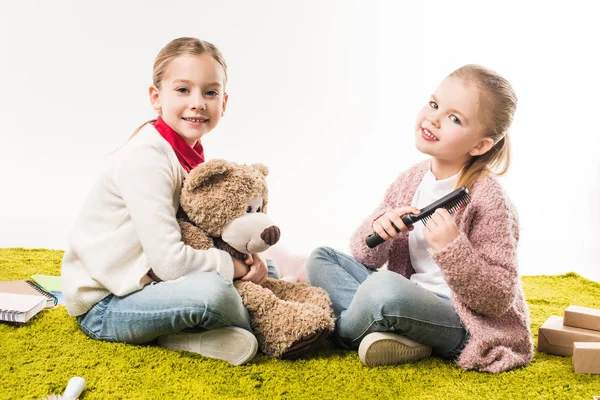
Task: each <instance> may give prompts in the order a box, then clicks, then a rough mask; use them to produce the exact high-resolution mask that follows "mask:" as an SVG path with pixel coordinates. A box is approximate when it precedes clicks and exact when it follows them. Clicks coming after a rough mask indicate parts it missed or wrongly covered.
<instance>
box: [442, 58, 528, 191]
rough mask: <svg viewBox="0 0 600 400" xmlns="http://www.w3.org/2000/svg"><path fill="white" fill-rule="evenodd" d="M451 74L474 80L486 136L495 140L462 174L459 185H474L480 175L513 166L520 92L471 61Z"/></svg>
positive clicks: (472, 81) (472, 160)
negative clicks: (512, 144) (512, 140)
mask: <svg viewBox="0 0 600 400" xmlns="http://www.w3.org/2000/svg"><path fill="white" fill-rule="evenodd" d="M449 76H450V77H454V78H460V79H463V80H464V81H467V82H470V83H474V84H475V85H476V86H477V87H478V89H479V91H480V96H479V100H480V101H479V110H478V111H479V116H480V118H481V120H482V122H483V125H484V127H485V131H484V133H483V134H484V136H485V137H489V138H491V139H492V140H493V141H494V146H493V147H492V148H491V149H490V150H489V151H487V152H486V153H484V154H482V155H479V156H474V157H471V159H470V160H469V161H468V162H467V164H466V165H465V166H464V167H463V169H462V170H461V172H460V175H459V177H458V182H457V187H458V186H466V187H467V188H469V189H470V188H471V187H472V186H473V184H474V183H475V181H477V179H479V177H481V176H483V175H487V174H490V173H491V174H495V175H504V174H505V173H506V171H508V167H509V166H510V142H509V136H508V130H509V128H510V126H511V124H512V122H513V118H514V115H515V111H516V109H517V95H516V94H515V91H514V90H513V88H512V86H511V84H510V83H509V82H508V81H507V80H506V79H504V78H503V77H502V76H500V75H499V74H498V73H496V72H494V71H492V70H490V69H489V68H486V67H483V66H480V65H475V64H469V65H465V66H463V67H460V68H459V69H457V70H456V71H454V72H452V73H451V74H450V75H449Z"/></svg>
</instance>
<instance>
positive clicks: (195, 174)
mask: <svg viewBox="0 0 600 400" xmlns="http://www.w3.org/2000/svg"><path fill="white" fill-rule="evenodd" d="M232 168H233V166H232V164H231V163H230V162H229V161H227V160H222V159H215V160H210V161H207V162H205V163H204V164H200V165H198V166H197V167H196V168H194V169H192V170H191V171H190V175H189V176H188V178H187V180H186V185H187V186H188V188H189V190H194V189H196V188H198V187H200V186H202V185H203V184H205V183H207V182H212V183H214V182H215V181H216V180H218V176H219V175H225V174H226V173H227V172H229V171H231V170H232Z"/></svg>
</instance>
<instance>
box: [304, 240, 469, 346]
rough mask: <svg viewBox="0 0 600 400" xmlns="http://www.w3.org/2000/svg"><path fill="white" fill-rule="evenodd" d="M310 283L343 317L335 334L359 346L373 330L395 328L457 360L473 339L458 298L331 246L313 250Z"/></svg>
mask: <svg viewBox="0 0 600 400" xmlns="http://www.w3.org/2000/svg"><path fill="white" fill-rule="evenodd" d="M306 276H307V279H308V282H309V283H310V284H311V285H313V286H318V287H321V288H323V289H325V290H326V291H327V293H329V297H330V298H331V301H332V302H333V310H334V312H335V314H336V316H337V319H336V326H335V332H334V334H335V337H336V339H337V340H338V341H339V342H340V343H341V344H342V345H344V346H346V347H348V348H357V347H358V345H359V344H360V341H361V340H362V339H363V338H364V337H365V336H366V335H368V334H369V333H372V332H395V333H398V334H400V335H403V336H406V337H408V338H410V339H412V340H414V341H416V342H419V343H422V344H427V345H430V346H431V347H432V348H433V351H434V353H435V354H436V355H438V356H440V357H443V358H456V357H458V355H460V352H461V351H462V349H463V347H464V343H465V342H466V339H467V332H466V330H465V329H464V327H463V325H462V323H461V321H460V319H459V318H458V315H456V311H455V310H454V306H453V305H452V301H451V300H450V299H448V298H447V297H444V296H439V295H436V294H435V293H433V292H430V291H429V290H427V289H424V288H422V287H421V286H419V285H417V284H416V283H414V282H412V281H410V280H409V279H406V278H405V277H404V276H402V275H400V274H398V273H395V272H391V271H386V270H381V271H373V270H370V269H368V268H367V267H365V266H364V265H363V264H361V263H359V262H358V261H356V260H354V259H353V258H352V257H349V256H347V255H345V254H343V253H340V252H338V251H336V250H334V249H331V248H328V247H320V248H318V249H316V250H315V251H313V252H312V254H311V255H310V257H309V258H308V260H307V263H306Z"/></svg>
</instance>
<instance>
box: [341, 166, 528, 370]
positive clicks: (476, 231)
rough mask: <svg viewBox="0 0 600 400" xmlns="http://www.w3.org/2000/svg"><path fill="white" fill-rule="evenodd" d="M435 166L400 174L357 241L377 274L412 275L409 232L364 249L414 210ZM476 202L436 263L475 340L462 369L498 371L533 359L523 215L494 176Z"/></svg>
mask: <svg viewBox="0 0 600 400" xmlns="http://www.w3.org/2000/svg"><path fill="white" fill-rule="evenodd" d="M428 165H429V162H428V161H427V162H423V163H419V164H417V165H415V166H414V167H412V168H411V169H409V170H408V171H407V172H405V173H403V174H401V175H400V176H399V177H398V179H397V180H396V181H395V182H394V183H393V184H392V185H391V186H390V187H389V189H388V190H387V192H386V194H385V197H384V199H383V202H382V203H381V204H380V205H379V207H378V208H377V209H376V210H375V211H374V212H373V213H372V214H371V215H370V216H369V217H368V218H367V219H366V220H365V221H364V223H363V224H362V225H361V226H360V228H359V229H358V230H357V231H356V232H355V233H354V235H353V236H352V239H351V244H350V248H351V251H352V255H353V257H354V258H355V259H356V260H357V261H359V262H361V263H363V264H364V265H366V266H367V267H368V268H371V269H376V268H379V267H381V266H382V265H383V264H385V263H386V262H387V263H388V269H389V270H390V271H394V272H397V273H399V274H401V275H403V276H405V277H406V278H409V277H410V276H411V275H412V274H413V273H414V272H415V270H414V269H413V267H412V265H411V263H410V256H409V252H408V235H407V234H406V233H402V234H400V235H398V236H397V237H396V238H395V239H394V240H390V241H387V242H385V243H383V244H381V245H379V246H378V247H376V248H374V249H370V248H369V247H367V245H366V244H365V237H366V236H368V235H369V234H370V233H371V232H372V226H373V221H374V220H375V219H377V218H378V217H379V216H380V215H382V214H384V213H385V212H386V211H388V210H389V209H392V208H396V207H400V206H406V205H410V204H411V202H412V199H413V196H414V194H415V192H416V190H417V187H418V186H419V183H420V182H421V180H422V179H423V176H424V175H425V172H426V171H427V168H428ZM470 194H471V202H470V203H469V205H467V206H466V207H465V208H463V209H462V210H459V211H458V212H457V213H455V219H456V224H457V226H458V230H459V232H460V233H459V235H458V237H457V238H456V239H455V240H454V241H453V242H452V243H450V244H449V245H448V246H446V247H445V248H444V249H442V250H441V251H437V252H433V253H432V254H433V259H434V260H435V262H436V263H437V265H438V266H439V267H440V269H441V270H442V272H443V274H444V276H445V278H446V282H447V283H448V285H449V286H450V288H451V289H452V301H453V303H454V307H455V309H456V312H457V314H458V316H459V317H460V320H461V321H462V323H463V325H464V327H465V329H466V330H467V331H468V332H469V334H470V338H469V340H468V341H467V343H466V345H465V348H464V350H463V351H462V353H461V355H460V357H459V358H458V361H457V364H458V366H459V367H460V368H462V369H466V370H471V369H472V370H478V371H487V372H493V373H498V372H502V371H507V370H509V369H512V368H515V367H519V366H524V365H527V364H528V363H529V362H530V361H531V359H532V358H533V341H532V339H531V330H530V317H529V308H528V306H527V303H526V302H525V299H524V296H523V289H522V287H521V282H520V279H519V276H518V273H517V255H516V250H517V241H518V239H519V226H518V220H517V214H516V210H515V209H514V208H513V206H512V204H511V203H510V200H509V199H508V197H507V196H506V194H505V193H504V192H503V190H502V188H501V187H500V184H499V183H498V182H497V181H496V180H495V179H494V178H492V177H482V178H480V179H479V180H477V182H475V184H474V185H473V188H472V190H471V191H470Z"/></svg>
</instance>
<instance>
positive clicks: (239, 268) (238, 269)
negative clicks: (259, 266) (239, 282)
mask: <svg viewBox="0 0 600 400" xmlns="http://www.w3.org/2000/svg"><path fill="white" fill-rule="evenodd" d="M231 259H232V260H233V279H239V278H241V277H243V276H246V275H247V274H248V272H249V271H250V268H249V267H248V266H247V265H246V263H245V262H244V261H242V260H238V259H237V258H235V257H231Z"/></svg>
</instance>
